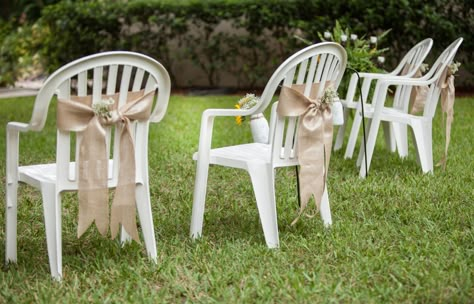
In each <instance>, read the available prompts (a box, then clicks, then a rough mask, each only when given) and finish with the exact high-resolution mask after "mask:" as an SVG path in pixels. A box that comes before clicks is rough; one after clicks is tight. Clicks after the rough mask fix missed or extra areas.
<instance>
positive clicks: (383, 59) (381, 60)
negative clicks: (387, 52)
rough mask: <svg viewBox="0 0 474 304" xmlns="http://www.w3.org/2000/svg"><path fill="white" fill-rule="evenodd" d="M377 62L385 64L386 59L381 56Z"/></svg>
mask: <svg viewBox="0 0 474 304" xmlns="http://www.w3.org/2000/svg"><path fill="white" fill-rule="evenodd" d="M377 61H378V62H380V63H384V62H385V57H383V56H379V57H377Z"/></svg>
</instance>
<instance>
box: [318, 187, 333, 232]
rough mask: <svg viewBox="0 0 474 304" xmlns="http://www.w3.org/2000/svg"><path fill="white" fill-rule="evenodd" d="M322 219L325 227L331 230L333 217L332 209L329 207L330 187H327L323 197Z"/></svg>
mask: <svg viewBox="0 0 474 304" xmlns="http://www.w3.org/2000/svg"><path fill="white" fill-rule="evenodd" d="M320 213H321V219H322V220H323V223H324V226H325V227H326V228H329V227H330V226H331V225H332V217H331V208H330V206H329V195H328V187H327V185H325V187H324V192H323V197H322V200H321V209H320Z"/></svg>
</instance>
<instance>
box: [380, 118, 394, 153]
mask: <svg viewBox="0 0 474 304" xmlns="http://www.w3.org/2000/svg"><path fill="white" fill-rule="evenodd" d="M382 128H383V135H384V138H385V145H386V146H387V149H388V150H389V151H390V152H395V151H396V150H397V144H396V142H395V136H394V132H395V130H394V128H395V126H394V125H393V124H392V123H389V122H388V121H384V122H382Z"/></svg>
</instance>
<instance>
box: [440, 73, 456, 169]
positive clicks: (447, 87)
mask: <svg viewBox="0 0 474 304" xmlns="http://www.w3.org/2000/svg"><path fill="white" fill-rule="evenodd" d="M438 86H439V87H440V88H441V111H442V117H443V121H444V115H445V114H446V142H445V146H444V155H443V157H442V158H441V160H440V161H439V162H438V163H437V164H436V166H441V167H442V168H443V170H444V169H446V161H447V159H448V147H449V142H450V140H451V124H452V122H453V120H454V99H455V87H454V75H453V74H452V73H451V71H450V69H449V66H448V67H446V69H445V70H444V71H443V74H441V77H440V79H439V81H438Z"/></svg>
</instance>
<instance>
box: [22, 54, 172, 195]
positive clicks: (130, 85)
mask: <svg viewBox="0 0 474 304" xmlns="http://www.w3.org/2000/svg"><path fill="white" fill-rule="evenodd" d="M142 89H144V91H145V94H146V93H148V92H150V91H153V90H157V89H158V93H157V95H158V96H157V97H156V102H155V104H154V107H153V110H152V113H151V116H150V119H149V121H140V122H134V123H133V125H132V126H133V127H132V137H133V140H134V143H135V159H136V178H137V182H143V178H144V177H143V173H144V170H146V168H147V166H148V164H147V150H148V125H149V122H159V121H160V120H161V119H162V118H163V116H164V114H165V112H166V108H167V105H168V100H169V96H170V89H171V84H170V78H169V75H168V72H167V71H166V69H165V68H164V67H163V66H162V65H161V64H160V63H159V62H157V61H156V60H154V59H152V58H150V57H148V56H145V55H142V54H138V53H133V52H105V53H99V54H95V55H91V56H87V57H84V58H81V59H78V60H76V61H73V62H71V63H69V64H67V65H65V66H63V67H62V68H60V69H58V70H57V71H56V72H55V73H53V74H52V75H51V76H50V77H49V78H48V79H47V80H46V82H45V84H44V85H43V87H42V88H41V90H40V91H39V93H38V95H37V97H36V100H35V106H34V110H33V115H32V118H31V121H30V123H29V127H30V129H32V130H35V131H40V130H41V129H42V128H43V127H44V124H45V121H46V117H47V113H48V108H49V105H50V102H51V100H52V98H53V96H54V95H57V97H58V98H61V99H69V98H70V96H71V95H76V96H87V95H92V101H93V103H95V102H97V101H99V100H100V99H101V96H102V95H104V94H107V95H110V94H116V93H118V94H119V104H118V106H119V107H120V106H121V105H123V104H124V103H125V101H126V97H127V93H128V92H129V91H132V92H136V91H140V90H142ZM105 129H106V133H107V136H106V138H107V151H108V153H109V154H110V150H111V149H110V147H111V146H112V144H113V153H112V155H111V158H112V159H113V161H112V162H111V164H112V166H109V172H108V173H109V182H108V183H109V186H111V187H114V186H116V183H117V179H118V164H119V157H120V155H119V143H120V142H119V141H120V136H118V133H117V131H118V127H106V128H105ZM114 133H115V134H114ZM80 140H81V135H80V133H76V132H64V131H60V130H57V142H56V164H57V183H58V184H57V187H58V188H59V190H65V189H66V190H67V189H75V188H76V187H77V172H78V170H77V168H76V169H74V168H70V161H71V160H73V159H74V158H76V166H77V164H78V162H77V157H78V155H79V153H78V152H79V150H78V149H79V143H80ZM112 140H113V143H112ZM74 141H75V153H71V144H74Z"/></svg>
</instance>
